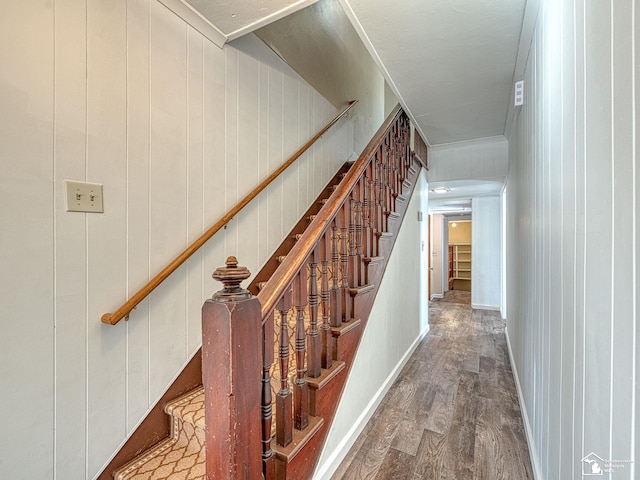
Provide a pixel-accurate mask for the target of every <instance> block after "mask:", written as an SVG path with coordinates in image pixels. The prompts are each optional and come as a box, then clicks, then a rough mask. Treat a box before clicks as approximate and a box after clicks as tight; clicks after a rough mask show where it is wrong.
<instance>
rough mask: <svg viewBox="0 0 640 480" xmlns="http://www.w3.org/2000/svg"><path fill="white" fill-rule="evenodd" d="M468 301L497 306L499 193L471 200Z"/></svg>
mask: <svg viewBox="0 0 640 480" xmlns="http://www.w3.org/2000/svg"><path fill="white" fill-rule="evenodd" d="M471 209H472V210H473V228H472V229H471V246H472V247H471V303H472V306H473V308H483V309H488V310H500V299H501V292H502V283H501V278H502V229H501V224H502V212H501V209H502V202H501V200H500V197H475V198H473V199H472V200H471Z"/></svg>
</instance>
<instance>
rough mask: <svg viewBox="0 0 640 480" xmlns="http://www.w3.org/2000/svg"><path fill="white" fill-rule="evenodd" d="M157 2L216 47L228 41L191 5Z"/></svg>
mask: <svg viewBox="0 0 640 480" xmlns="http://www.w3.org/2000/svg"><path fill="white" fill-rule="evenodd" d="M158 2H160V3H161V4H163V5H164V6H165V7H167V8H168V9H169V10H171V11H172V12H173V13H175V14H176V15H178V16H179V17H180V18H181V19H183V20H184V21H185V22H187V23H188V24H189V25H191V26H192V27H193V28H195V29H196V30H197V31H198V32H200V33H201V34H202V35H204V36H205V37H207V38H208V39H209V40H211V41H212V42H213V43H214V44H215V45H216V46H218V47H220V48H222V47H223V46H224V44H225V43H227V41H228V40H229V38H228V37H227V36H226V35H225V34H224V33H222V32H221V31H220V30H219V29H218V28H217V27H216V26H215V25H214V24H213V23H211V22H210V21H209V20H207V19H206V18H204V17H203V16H202V15H200V13H199V12H197V11H196V10H195V9H194V8H193V7H192V6H191V5H188V4H186V3H184V2H183V1H181V0H158Z"/></svg>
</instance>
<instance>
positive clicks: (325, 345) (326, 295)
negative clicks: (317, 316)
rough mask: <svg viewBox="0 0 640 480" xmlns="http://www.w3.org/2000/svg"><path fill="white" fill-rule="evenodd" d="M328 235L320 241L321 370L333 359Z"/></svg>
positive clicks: (329, 365)
mask: <svg viewBox="0 0 640 480" xmlns="http://www.w3.org/2000/svg"><path fill="white" fill-rule="evenodd" d="M328 239H329V235H328V234H327V232H325V233H324V235H323V236H322V238H321V239H320V243H319V246H320V258H321V261H320V265H321V270H320V275H321V277H320V303H321V304H322V368H331V364H332V359H333V335H332V333H331V307H330V305H329V302H330V297H331V295H330V292H329V256H328V255H327V243H328Z"/></svg>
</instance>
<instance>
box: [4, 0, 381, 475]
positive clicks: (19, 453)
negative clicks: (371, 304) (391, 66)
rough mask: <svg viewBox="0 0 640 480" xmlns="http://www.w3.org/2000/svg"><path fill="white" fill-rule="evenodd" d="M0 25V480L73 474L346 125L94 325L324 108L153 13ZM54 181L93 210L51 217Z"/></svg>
mask: <svg viewBox="0 0 640 480" xmlns="http://www.w3.org/2000/svg"><path fill="white" fill-rule="evenodd" d="M0 27H1V28H0V32H2V33H1V34H0V35H1V39H2V40H1V41H0V64H1V65H3V68H2V69H0V86H1V87H0V105H1V109H2V113H3V115H2V118H1V119H0V159H1V160H0V161H1V162H2V166H3V168H2V169H1V170H0V212H1V217H2V219H3V228H2V234H1V235H0V264H2V266H3V268H2V270H1V273H0V282H1V285H2V292H3V294H2V299H3V300H2V309H1V311H2V323H3V332H2V335H0V379H1V380H0V381H1V387H0V390H1V391H2V395H0V407H1V408H2V411H3V412H5V421H4V425H5V426H4V428H3V434H2V435H0V452H1V453H0V477H1V478H16V479H17V478H29V479H50V478H58V479H65V480H66V479H85V478H92V477H94V476H95V475H96V474H97V473H98V472H99V471H100V470H101V468H102V467H103V466H104V465H105V464H106V462H108V460H109V458H110V456H111V455H112V454H113V453H114V452H115V451H116V449H117V448H118V447H119V445H121V444H122V443H123V442H124V441H125V439H126V437H127V435H129V434H130V433H131V432H132V430H133V429H134V428H135V427H136V424H137V423H138V422H139V421H140V419H141V418H142V417H143V416H144V414H145V413H146V412H147V411H148V409H149V408H150V407H151V406H152V405H153V403H154V402H155V401H156V399H157V398H158V397H159V396H160V395H161V394H162V393H163V391H164V390H165V388H166V387H167V385H168V384H169V382H171V380H172V379H173V378H174V377H175V375H176V374H177V372H178V371H179V370H180V368H181V367H182V366H183V365H184V364H185V363H186V362H187V361H188V359H189V358H190V356H191V355H192V354H193V353H194V352H195V351H196V349H197V348H198V346H199V344H200V341H201V340H200V308H201V304H202V302H203V299H205V298H207V297H209V296H210V295H211V294H212V293H213V292H214V291H215V290H218V289H219V288H220V286H219V285H216V284H214V281H213V280H212V279H211V277H210V274H211V272H212V271H213V270H214V269H215V268H216V267H218V266H220V265H222V264H223V262H224V260H225V258H226V256H227V255H230V254H234V255H237V256H238V258H239V260H240V262H241V263H242V264H245V265H247V266H248V267H249V268H250V270H251V271H253V272H254V273H255V272H257V270H258V268H259V266H260V265H261V264H262V263H263V262H264V261H265V260H266V259H267V257H268V255H269V254H270V252H272V251H273V250H274V249H275V247H276V246H277V245H278V244H279V243H280V241H281V240H282V238H283V236H284V235H285V234H286V233H287V232H288V231H289V229H290V228H291V226H292V225H293V224H294V223H295V222H296V221H297V219H298V218H299V216H300V215H301V214H302V213H303V212H304V210H305V209H306V208H307V206H308V204H309V202H310V201H311V200H312V199H313V198H315V196H316V195H317V192H319V190H320V189H321V188H322V187H323V186H324V185H325V183H326V182H327V181H328V180H329V178H330V177H331V176H332V175H333V173H334V172H335V171H336V169H337V168H338V166H339V165H340V164H341V163H342V162H343V161H344V160H345V159H346V158H347V157H349V155H350V154H351V153H352V151H353V141H352V131H353V127H352V126H351V124H350V122H349V121H348V120H342V121H341V122H340V123H339V124H338V125H337V126H335V127H334V128H333V130H332V131H331V132H330V133H328V134H325V135H324V137H323V138H322V140H320V142H319V143H317V144H316V145H315V146H314V147H313V148H312V149H311V151H310V152H309V153H307V154H305V155H304V156H303V158H302V159H301V160H299V162H298V164H297V166H295V167H293V169H292V170H290V171H288V172H286V173H285V174H284V175H283V176H282V178H280V179H279V180H277V181H276V182H275V184H274V185H273V186H271V187H270V188H269V190H268V191H267V192H266V193H264V194H262V195H260V197H259V198H257V199H256V200H254V202H253V203H252V204H251V205H250V206H249V207H247V208H246V210H245V211H243V212H242V213H241V214H239V215H238V216H237V217H236V218H235V219H233V221H231V222H230V224H229V226H228V228H227V229H226V230H223V231H221V232H220V233H219V234H218V235H217V236H216V237H215V238H214V239H212V240H211V241H210V242H209V244H208V245H207V246H206V247H205V248H204V249H203V250H202V251H201V252H200V253H197V254H196V255H195V256H194V257H193V259H192V260H190V261H189V262H188V264H187V265H185V266H183V267H182V268H181V269H180V270H179V271H178V272H176V273H175V274H174V275H173V276H172V277H171V278H170V279H169V280H168V281H166V282H165V284H163V286H161V287H160V288H159V289H158V290H157V291H156V292H154V293H153V294H152V295H151V297H150V298H149V299H147V300H146V301H144V302H143V303H142V304H140V305H139V306H138V308H137V309H136V310H135V311H134V312H133V313H132V314H131V319H130V320H129V321H128V322H125V321H123V322H121V323H120V324H118V325H117V326H107V325H104V324H102V323H101V322H100V317H101V315H102V314H103V313H105V312H109V311H113V310H114V309H115V308H116V307H117V306H118V305H119V304H120V303H121V302H122V301H124V300H125V299H126V298H127V296H128V295H130V294H132V293H133V292H134V291H135V290H136V289H137V288H138V287H140V286H141V285H143V284H144V283H145V282H146V281H147V280H148V279H149V278H150V277H151V276H152V275H154V274H155V273H156V272H157V271H158V270H159V269H160V268H161V267H162V266H163V265H164V264H165V263H166V262H168V261H169V260H170V259H171V258H172V257H173V256H174V255H176V254H177V253H179V252H180V251H181V250H182V249H184V248H185V247H186V246H187V244H188V242H189V241H190V240H193V239H194V238H196V237H197V236H198V235H199V234H200V233H201V232H202V231H203V230H204V229H206V228H208V226H209V225H210V224H212V223H213V222H214V221H215V220H216V219H217V218H219V217H220V216H221V215H222V213H223V212H224V210H225V208H229V207H231V206H232V205H233V203H234V202H236V201H237V200H238V199H240V198H241V196H242V195H244V194H246V193H248V192H249V191H250V189H252V188H253V187H254V186H255V185H256V184H257V183H258V181H259V180H260V179H262V178H265V177H266V176H267V174H268V173H269V172H270V171H272V170H273V169H275V168H276V167H277V166H278V165H279V164H281V163H282V162H283V160H284V159H285V158H286V156H287V155H289V154H291V153H292V152H293V151H295V150H296V149H297V148H298V147H299V146H300V145H301V144H303V143H304V142H305V141H306V140H307V139H308V138H309V137H310V136H311V135H312V134H313V133H314V132H315V131H316V130H317V129H319V128H320V127H321V126H322V125H323V124H324V123H326V122H327V121H328V120H329V119H330V118H332V117H333V116H334V115H335V114H336V113H337V111H336V109H335V108H334V107H333V106H331V105H330V104H329V103H328V102H327V101H326V100H324V99H323V98H322V97H321V96H320V95H319V94H317V93H316V92H315V91H314V90H313V89H311V88H310V87H309V85H308V84H306V83H305V82H304V81H302V80H301V79H300V77H299V76H298V75H296V74H295V73H294V72H293V71H292V70H291V69H290V68H289V67H288V66H287V65H285V64H284V63H283V62H282V61H281V60H279V59H278V58H277V57H276V55H275V54H273V53H272V52H271V51H270V50H269V49H268V48H266V47H265V46H264V45H263V44H262V43H260V42H259V41H258V40H257V39H255V37H253V36H250V37H247V38H245V39H243V40H241V41H239V42H238V43H237V44H235V46H226V47H225V48H224V49H223V50H221V49H219V48H218V47H216V46H215V45H213V44H212V43H210V42H209V41H208V40H206V39H204V38H203V36H202V35H200V34H199V33H198V32H197V31H196V30H195V29H193V28H192V27H190V26H189V25H187V24H186V23H185V22H184V21H183V20H181V19H180V18H178V17H177V16H175V15H174V14H173V13H172V12H170V11H169V10H168V9H166V8H165V7H164V6H162V4H160V3H158V2H157V1H155V0H129V1H128V2H113V1H110V0H57V1H56V2H3V5H2V7H1V14H0ZM380 104H382V100H380ZM380 115H382V112H380ZM375 129H377V125H376V126H375V127H373V130H375ZM373 133H374V132H373V131H372V132H371V133H370V135H372V134H373ZM67 178H69V179H78V180H87V181H91V182H98V183H102V184H104V207H105V212H104V214H83V213H67V212H65V202H64V192H63V180H64V179H67Z"/></svg>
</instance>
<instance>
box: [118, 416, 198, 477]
mask: <svg viewBox="0 0 640 480" xmlns="http://www.w3.org/2000/svg"><path fill="white" fill-rule="evenodd" d="M175 423H180V424H181V428H179V429H177V430H178V431H177V432H174V433H175V434H174V435H173V436H172V437H171V438H169V439H167V440H163V441H162V442H160V443H159V444H157V445H156V446H155V447H152V448H150V449H149V450H147V451H146V452H144V453H143V454H142V455H140V456H138V457H136V458H134V459H133V460H132V461H131V462H129V463H127V464H125V465H123V466H122V467H120V468H119V469H118V470H116V471H115V472H114V473H113V477H114V479H115V480H150V479H153V480H205V479H206V453H205V446H204V430H200V429H198V428H194V427H193V425H191V424H188V423H184V422H180V421H179V420H177V419H175V418H174V425H175Z"/></svg>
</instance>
